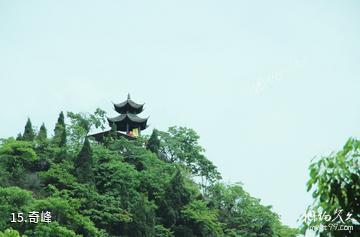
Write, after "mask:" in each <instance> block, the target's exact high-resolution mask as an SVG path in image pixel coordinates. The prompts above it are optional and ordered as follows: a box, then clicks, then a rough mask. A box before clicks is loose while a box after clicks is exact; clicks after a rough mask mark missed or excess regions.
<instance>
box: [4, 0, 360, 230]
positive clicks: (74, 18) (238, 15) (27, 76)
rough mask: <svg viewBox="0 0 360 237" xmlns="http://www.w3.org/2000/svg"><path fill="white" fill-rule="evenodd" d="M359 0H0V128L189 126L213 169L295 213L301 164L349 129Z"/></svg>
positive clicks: (359, 78)
mask: <svg viewBox="0 0 360 237" xmlns="http://www.w3.org/2000/svg"><path fill="white" fill-rule="evenodd" d="M359 12H360V2H359V1H342V0H339V1H330V0H326V1H325V0H324V1H285V0H284V1H255V0H249V1H210V0H206V1H205V0H204V1H194V0H191V1H186V0H182V1H170V0H163V1H88V0H87V1H0V65H1V66H0V103H1V117H0V118H1V119H0V121H1V125H0V137H8V136H16V134H17V133H18V132H20V131H22V130H23V127H24V125H25V122H26V119H27V117H30V118H31V119H32V121H33V124H35V125H37V126H40V125H41V123H42V122H45V124H46V125H47V128H48V129H49V130H53V127H54V123H55V122H56V119H57V116H58V113H59V111H61V110H64V111H75V112H80V111H82V112H93V111H94V110H95V108H97V107H100V108H102V109H104V110H106V111H107V112H108V115H109V116H112V115H115V113H114V112H113V111H112V104H111V101H114V102H121V101H123V100H124V99H125V98H126V95H127V93H128V92H130V93H131V95H132V98H133V99H134V100H135V101H136V102H139V103H142V102H145V103H146V105H145V107H146V109H145V111H144V112H143V114H142V115H143V116H148V115H150V119H149V123H150V124H151V126H150V128H149V129H148V130H147V133H149V132H151V130H152V129H153V128H159V129H166V128H167V127H169V126H172V125H179V126H187V127H191V128H194V129H195V130H196V131H197V132H198V133H199V134H200V136H201V144H202V145H203V146H204V147H205V149H206V155H207V157H208V158H209V159H210V160H211V161H213V162H214V163H215V164H216V165H217V166H218V168H219V170H220V171H221V173H222V174H223V177H224V180H225V181H226V182H238V181H240V182H243V183H244V186H245V188H246V190H247V191H249V192H250V193H251V194H252V195H253V196H255V197H258V198H261V199H262V200H263V203H264V204H271V205H273V207H274V210H275V211H276V212H278V213H279V214H280V215H281V217H282V220H283V221H284V222H285V223H286V224H289V225H291V226H297V223H296V220H297V219H298V218H299V216H300V215H301V214H303V212H304V210H305V208H306V205H307V204H308V203H309V202H310V201H311V198H310V195H309V194H307V193H306V187H305V184H306V181H307V179H308V171H307V167H308V165H309V162H310V160H311V159H312V158H313V157H314V156H317V155H326V154H328V153H330V152H331V151H335V150H338V149H340V148H341V147H342V145H343V144H344V143H345V141H346V140H347V138H348V137H350V136H359V135H360V65H359V55H360V43H359V42H360V26H359V23H360V14H359Z"/></svg>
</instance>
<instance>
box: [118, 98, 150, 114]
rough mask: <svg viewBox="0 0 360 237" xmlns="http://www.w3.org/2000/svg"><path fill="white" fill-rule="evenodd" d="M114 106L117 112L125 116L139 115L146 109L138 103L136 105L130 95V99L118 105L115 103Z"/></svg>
mask: <svg viewBox="0 0 360 237" xmlns="http://www.w3.org/2000/svg"><path fill="white" fill-rule="evenodd" d="M113 104H114V108H115V110H116V112H118V113H121V114H124V113H127V112H130V113H135V114H138V113H141V112H142V111H143V107H144V104H138V103H135V102H134V101H133V100H131V98H130V94H128V97H127V99H126V100H125V101H124V102H121V103H118V104H116V103H113Z"/></svg>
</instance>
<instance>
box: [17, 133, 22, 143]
mask: <svg viewBox="0 0 360 237" xmlns="http://www.w3.org/2000/svg"><path fill="white" fill-rule="evenodd" d="M21 140H23V137H22V135H21V132H19V133H18V135H17V136H16V141H21Z"/></svg>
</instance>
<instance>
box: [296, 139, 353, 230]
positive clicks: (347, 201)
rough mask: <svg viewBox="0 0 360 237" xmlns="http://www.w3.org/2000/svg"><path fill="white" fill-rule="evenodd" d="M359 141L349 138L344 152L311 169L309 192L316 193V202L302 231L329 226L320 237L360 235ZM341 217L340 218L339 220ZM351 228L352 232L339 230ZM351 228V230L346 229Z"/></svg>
mask: <svg viewBox="0 0 360 237" xmlns="http://www.w3.org/2000/svg"><path fill="white" fill-rule="evenodd" d="M359 157H360V141H359V140H356V139H353V138H350V139H349V140H348V141H347V142H346V144H345V145H344V147H343V149H342V150H340V151H339V152H336V153H332V154H330V155H329V156H325V157H321V158H320V159H318V160H314V161H313V162H312V164H311V165H310V167H309V170H310V180H309V181H308V183H307V187H308V191H310V190H313V197H314V203H313V204H312V205H311V206H309V207H308V210H307V217H308V216H309V214H310V216H311V214H312V213H315V215H316V214H319V213H320V214H322V216H323V218H321V217H319V216H317V217H315V218H314V217H313V218H311V219H309V218H306V219H304V223H303V230H304V231H305V230H306V229H309V228H310V226H319V225H323V226H328V225H329V224H330V225H333V228H327V229H319V230H317V232H318V233H319V234H320V236H330V237H343V236H349V237H351V236H354V237H357V236H360V224H359V221H360V159H359ZM338 214H340V217H338V218H337V216H338ZM335 226H336V228H339V229H340V228H343V229H344V226H352V227H353V230H348V231H347V230H339V229H335ZM347 229H349V228H347Z"/></svg>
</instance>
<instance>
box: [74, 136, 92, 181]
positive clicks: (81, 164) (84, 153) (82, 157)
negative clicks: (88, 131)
mask: <svg viewBox="0 0 360 237" xmlns="http://www.w3.org/2000/svg"><path fill="white" fill-rule="evenodd" d="M92 166H93V162H92V151H91V146H90V142H89V139H88V138H87V137H86V138H85V141H84V145H83V147H82V149H81V151H80V152H79V154H78V156H77V157H76V159H75V173H76V176H77V178H78V180H79V182H81V183H92V181H93V177H94V175H93V171H92Z"/></svg>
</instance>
